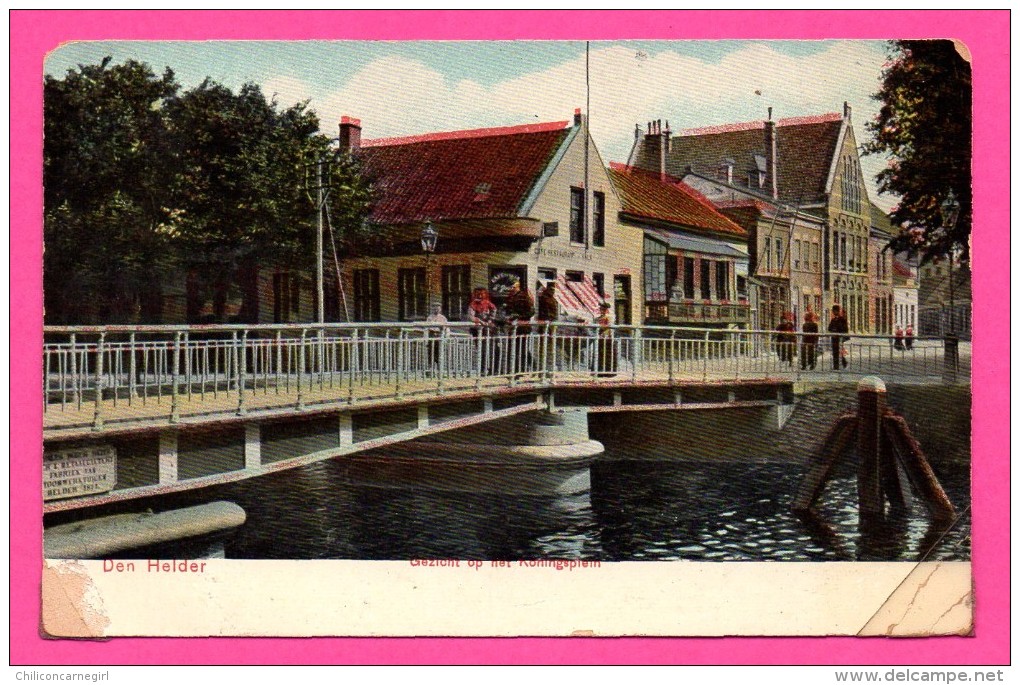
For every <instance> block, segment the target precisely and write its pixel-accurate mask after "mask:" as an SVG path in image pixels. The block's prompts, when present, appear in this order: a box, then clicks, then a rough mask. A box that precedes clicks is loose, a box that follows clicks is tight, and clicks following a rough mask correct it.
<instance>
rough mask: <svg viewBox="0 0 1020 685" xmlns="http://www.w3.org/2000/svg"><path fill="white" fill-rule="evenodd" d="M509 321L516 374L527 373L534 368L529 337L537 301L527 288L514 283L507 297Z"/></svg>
mask: <svg viewBox="0 0 1020 685" xmlns="http://www.w3.org/2000/svg"><path fill="white" fill-rule="evenodd" d="M506 313H507V320H508V322H509V323H510V327H511V329H510V335H511V336H513V340H514V358H515V364H516V366H517V368H516V369H515V370H514V372H515V373H527V372H529V371H531V369H532V367H533V360H532V358H531V350H530V349H529V345H528V343H529V340H528V338H529V336H530V335H531V317H533V316H534V315H535V300H534V298H532V297H531V293H529V292H528V290H527V286H525V285H522V284H521V282H520V281H514V284H513V285H512V286H510V292H509V293H507V296H506Z"/></svg>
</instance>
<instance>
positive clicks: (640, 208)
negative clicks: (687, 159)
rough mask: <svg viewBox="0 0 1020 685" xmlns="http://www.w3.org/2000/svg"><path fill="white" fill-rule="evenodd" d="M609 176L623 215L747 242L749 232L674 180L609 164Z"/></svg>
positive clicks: (686, 186)
mask: <svg viewBox="0 0 1020 685" xmlns="http://www.w3.org/2000/svg"><path fill="white" fill-rule="evenodd" d="M609 176H610V178H611V179H612V181H613V185H614V186H615V187H616V190H617V191H618V192H619V194H620V202H621V204H622V205H623V212H624V213H625V214H629V215H631V216H634V217H640V218H645V219H652V220H655V221H662V222H666V223H670V224H675V225H676V226H678V227H681V226H682V227H684V228H693V229H695V230H701V231H707V232H712V233H722V234H727V235H731V236H734V237H740V238H745V237H747V231H745V230H744V229H743V228H741V227H740V226H738V225H737V224H735V223H734V222H732V221H730V220H729V219H727V218H726V217H725V216H723V215H722V214H720V213H719V212H718V211H717V210H716V209H715V207H714V206H713V205H712V203H711V202H709V201H708V199H707V198H706V197H705V196H704V195H702V194H701V193H699V192H698V191H696V190H694V188H691V187H690V186H688V185H686V184H684V183H681V182H680V181H678V180H677V179H675V178H672V177H667V179H666V181H662V180H661V179H660V177H659V174H657V173H653V172H650V171H645V170H643V169H638V168H635V167H629V166H626V165H624V164H616V163H613V164H610V165H609Z"/></svg>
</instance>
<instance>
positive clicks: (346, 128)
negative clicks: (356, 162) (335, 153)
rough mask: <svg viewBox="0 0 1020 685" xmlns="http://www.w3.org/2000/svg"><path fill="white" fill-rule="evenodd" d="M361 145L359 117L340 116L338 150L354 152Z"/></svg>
mask: <svg viewBox="0 0 1020 685" xmlns="http://www.w3.org/2000/svg"><path fill="white" fill-rule="evenodd" d="M360 147H361V119H353V118H351V117H349V116H347V115H346V114H345V115H343V116H342V117H340V151H341V152H356V151H357V150H358V149H359V148H360Z"/></svg>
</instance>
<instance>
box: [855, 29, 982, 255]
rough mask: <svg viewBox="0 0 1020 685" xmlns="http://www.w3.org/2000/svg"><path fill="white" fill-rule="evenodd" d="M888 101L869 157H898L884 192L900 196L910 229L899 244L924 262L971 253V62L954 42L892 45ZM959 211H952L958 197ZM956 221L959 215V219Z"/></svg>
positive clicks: (900, 212)
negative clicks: (951, 208) (948, 209)
mask: <svg viewBox="0 0 1020 685" xmlns="http://www.w3.org/2000/svg"><path fill="white" fill-rule="evenodd" d="M874 98H875V99H876V100H878V101H879V102H880V103H881V109H880V110H879V114H878V117H877V118H876V120H875V121H873V122H869V124H868V127H867V128H868V131H869V132H870V133H871V135H872V140H871V141H870V142H868V143H867V144H866V145H865V146H864V152H865V153H866V154H883V155H887V156H888V157H889V158H890V164H889V166H888V168H886V169H884V170H883V171H881V172H880V173H879V174H878V176H877V180H878V186H879V191H880V192H882V193H892V194H894V195H897V196H899V198H900V202H899V205H898V206H897V207H896V208H895V209H894V210H893V211H892V212H891V215H890V217H891V218H892V220H893V221H894V222H895V223H897V224H900V225H901V226H903V227H904V231H903V232H902V233H901V235H899V236H898V237H897V238H896V239H895V240H894V241H893V242H892V244H891V246H890V247H891V248H892V249H894V250H897V251H900V250H906V251H908V252H910V253H911V254H918V255H920V256H921V259H922V262H928V261H931V260H933V259H940V258H942V257H944V256H946V255H949V254H956V255H958V256H959V257H960V258H961V259H963V260H967V259H968V258H969V248H970V233H971V202H972V193H971V121H972V117H971V107H972V103H971V67H970V63H969V62H968V61H967V60H965V59H964V58H963V57H962V56H961V55H960V53H959V52H958V50H957V46H956V45H955V44H954V43H953V42H952V41H947V40H901V41H893V42H892V43H891V44H890V55H889V62H888V63H887V66H886V68H885V70H884V72H883V74H882V87H881V89H880V90H879V92H878V93H877V94H876V95H875V96H874ZM951 198H955V202H956V203H958V212H953V211H947V207H948V206H950V203H952V199H951ZM954 218H955V220H954Z"/></svg>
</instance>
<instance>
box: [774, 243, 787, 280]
mask: <svg viewBox="0 0 1020 685" xmlns="http://www.w3.org/2000/svg"><path fill="white" fill-rule="evenodd" d="M785 261H786V260H785V259H783V239H782V238H776V271H778V272H780V273H782V271H783V266H784V262H785Z"/></svg>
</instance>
